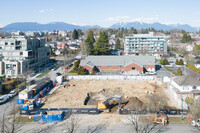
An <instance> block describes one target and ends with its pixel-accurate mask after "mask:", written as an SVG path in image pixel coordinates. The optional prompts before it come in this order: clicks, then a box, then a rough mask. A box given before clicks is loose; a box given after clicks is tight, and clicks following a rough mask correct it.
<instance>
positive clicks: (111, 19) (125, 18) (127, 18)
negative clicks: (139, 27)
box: [105, 15, 159, 23]
mask: <svg viewBox="0 0 200 133" xmlns="http://www.w3.org/2000/svg"><path fill="white" fill-rule="evenodd" d="M158 17H159V16H158V15H157V16H156V17H149V18H131V17H130V16H117V17H109V18H106V19H105V21H107V22H112V23H116V22H135V21H137V22H145V23H153V22H156V21H157V20H158Z"/></svg>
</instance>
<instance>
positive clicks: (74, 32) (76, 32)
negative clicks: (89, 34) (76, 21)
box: [72, 29, 78, 40]
mask: <svg viewBox="0 0 200 133" xmlns="http://www.w3.org/2000/svg"><path fill="white" fill-rule="evenodd" d="M72 38H73V39H74V40H75V39H78V31H77V30H76V29H74V31H73V33H72Z"/></svg>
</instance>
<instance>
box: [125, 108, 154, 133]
mask: <svg viewBox="0 0 200 133" xmlns="http://www.w3.org/2000/svg"><path fill="white" fill-rule="evenodd" d="M128 122H129V124H130V125H131V127H132V129H133V131H134V132H136V133H150V132H151V131H152V129H153V128H154V127H155V125H154V124H153V123H152V118H147V117H146V116H140V115H139V113H138V112H137V113H135V114H131V115H130V116H129V118H128Z"/></svg>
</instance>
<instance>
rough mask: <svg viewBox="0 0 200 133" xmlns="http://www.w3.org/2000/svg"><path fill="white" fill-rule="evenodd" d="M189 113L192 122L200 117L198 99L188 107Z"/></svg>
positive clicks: (199, 102) (199, 100)
mask: <svg viewBox="0 0 200 133" xmlns="http://www.w3.org/2000/svg"><path fill="white" fill-rule="evenodd" d="M190 113H191V115H192V117H193V119H194V120H197V119H198V118H199V117H200V99H199V98H198V99H196V100H195V101H194V103H193V104H191V106H190Z"/></svg>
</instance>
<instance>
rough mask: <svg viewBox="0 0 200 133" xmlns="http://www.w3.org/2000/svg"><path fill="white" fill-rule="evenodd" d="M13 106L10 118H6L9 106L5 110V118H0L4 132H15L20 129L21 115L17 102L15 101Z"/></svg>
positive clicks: (0, 125) (0, 124)
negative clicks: (18, 111)
mask: <svg viewBox="0 0 200 133" xmlns="http://www.w3.org/2000/svg"><path fill="white" fill-rule="evenodd" d="M11 106H12V108H11V110H10V118H5V114H6V110H7V108H8V107H7V108H6V109H5V110H4V113H3V118H2V119H1V118H0V127H1V132H2V133H15V132H19V131H20V128H21V126H20V125H19V122H20V118H21V115H20V114H19V113H17V107H16V103H14V102H13V103H12V104H11ZM21 125H22V124H21Z"/></svg>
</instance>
